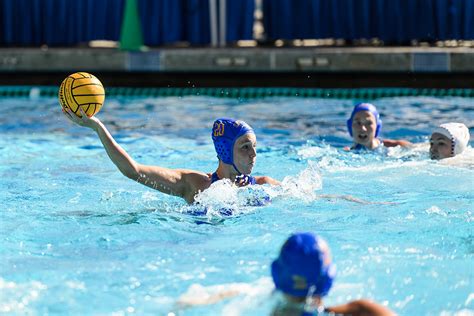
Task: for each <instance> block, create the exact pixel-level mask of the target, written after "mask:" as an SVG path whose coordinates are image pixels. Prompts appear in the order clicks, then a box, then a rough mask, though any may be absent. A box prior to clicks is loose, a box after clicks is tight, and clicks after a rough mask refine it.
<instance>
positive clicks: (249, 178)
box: [211, 172, 257, 185]
mask: <svg viewBox="0 0 474 316" xmlns="http://www.w3.org/2000/svg"><path fill="white" fill-rule="evenodd" d="M240 177H241V178H243V179H244V183H246V184H247V185H254V184H257V179H255V177H252V176H247V175H241V176H240ZM219 180H220V178H219V176H218V175H217V172H214V173H213V174H212V175H211V183H214V182H216V181H219Z"/></svg>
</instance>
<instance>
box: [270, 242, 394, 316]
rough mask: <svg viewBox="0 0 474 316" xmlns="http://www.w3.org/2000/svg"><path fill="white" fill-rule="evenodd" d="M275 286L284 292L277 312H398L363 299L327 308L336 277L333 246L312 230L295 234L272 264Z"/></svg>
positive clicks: (354, 313)
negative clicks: (331, 252)
mask: <svg viewBox="0 0 474 316" xmlns="http://www.w3.org/2000/svg"><path fill="white" fill-rule="evenodd" d="M271 273H272V278H273V283H274V284H275V288H276V289H277V290H278V291H279V292H281V293H283V297H284V300H283V301H282V302H280V303H279V304H278V305H277V306H276V307H275V310H274V312H273V315H305V316H309V315H325V314H327V315H334V314H336V315H353V316H356V315H394V313H393V312H391V311H390V310H389V309H387V308H386V307H384V306H381V305H379V304H377V303H374V302H371V301H369V300H365V299H361V300H356V301H352V302H349V303H346V304H343V305H338V306H332V307H325V306H324V303H323V297H324V296H326V295H327V294H328V293H329V290H330V289H331V287H332V284H333V281H334V278H335V276H336V267H335V266H334V264H333V263H332V259H331V254H330V250H329V247H328V245H327V243H326V241H324V240H323V239H322V238H320V237H319V236H317V235H315V234H312V233H296V234H293V235H291V236H290V237H289V238H288V239H287V240H286V242H285V243H284V244H283V247H282V248H281V251H280V254H279V256H278V258H277V259H275V260H274V261H273V263H272V266H271Z"/></svg>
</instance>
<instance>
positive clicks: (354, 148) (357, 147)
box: [351, 137, 383, 150]
mask: <svg viewBox="0 0 474 316" xmlns="http://www.w3.org/2000/svg"><path fill="white" fill-rule="evenodd" d="M376 139H377V140H378V141H379V146H380V145H383V139H382V138H379V137H377V138H376ZM361 149H367V147H365V146H364V145H361V144H357V145H355V146H353V147H352V148H351V150H361Z"/></svg>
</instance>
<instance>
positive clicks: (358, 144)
mask: <svg viewBox="0 0 474 316" xmlns="http://www.w3.org/2000/svg"><path fill="white" fill-rule="evenodd" d="M347 129H348V131H349V135H351V137H352V139H353V141H354V144H353V145H352V147H350V148H348V147H346V148H345V149H346V150H349V149H350V150H360V149H370V150H373V149H375V148H377V147H379V146H380V145H384V146H385V147H395V146H402V147H407V146H410V145H411V143H410V142H408V141H406V140H393V139H384V140H382V139H380V138H378V136H379V134H380V132H381V130H382V119H381V118H380V115H379V113H378V111H377V108H376V107H375V106H374V105H373V104H370V103H359V104H357V105H356V106H355V107H354V109H353V110H352V114H351V117H350V118H349V119H348V120H347Z"/></svg>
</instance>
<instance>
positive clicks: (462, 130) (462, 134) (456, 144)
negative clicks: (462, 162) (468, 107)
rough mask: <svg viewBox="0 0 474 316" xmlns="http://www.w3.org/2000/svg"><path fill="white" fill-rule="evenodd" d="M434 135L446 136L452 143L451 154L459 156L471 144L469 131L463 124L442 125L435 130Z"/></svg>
mask: <svg viewBox="0 0 474 316" xmlns="http://www.w3.org/2000/svg"><path fill="white" fill-rule="evenodd" d="M434 133H438V134H441V135H444V136H446V137H447V138H449V139H451V141H452V148H451V153H452V154H453V155H458V154H460V153H462V152H463V151H464V149H466V147H467V144H468V143H469V129H468V128H467V127H466V125H464V124H462V123H446V124H441V125H440V126H438V127H437V128H435V130H434V131H433V134H434Z"/></svg>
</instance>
